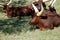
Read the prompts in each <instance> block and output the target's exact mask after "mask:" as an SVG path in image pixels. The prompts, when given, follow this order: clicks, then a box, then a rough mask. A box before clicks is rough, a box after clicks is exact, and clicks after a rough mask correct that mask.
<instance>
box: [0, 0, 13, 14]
mask: <svg viewBox="0 0 60 40" xmlns="http://www.w3.org/2000/svg"><path fill="white" fill-rule="evenodd" d="M11 2H12V0H10V1H9V3H7V4H4V3H2V4H1V5H2V6H3V9H2V11H3V12H5V13H6V10H8V9H9V5H10V3H11Z"/></svg>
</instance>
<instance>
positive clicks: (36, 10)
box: [32, 4, 39, 13]
mask: <svg viewBox="0 0 60 40" xmlns="http://www.w3.org/2000/svg"><path fill="white" fill-rule="evenodd" d="M32 6H33V8H34V10H35V13H37V12H39V10H38V9H37V8H36V6H35V5H34V4H32Z"/></svg>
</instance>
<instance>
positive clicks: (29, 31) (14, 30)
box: [0, 0, 60, 40]
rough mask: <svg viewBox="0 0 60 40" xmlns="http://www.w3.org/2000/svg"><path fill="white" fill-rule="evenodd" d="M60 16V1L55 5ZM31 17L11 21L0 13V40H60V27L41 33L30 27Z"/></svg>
mask: <svg viewBox="0 0 60 40" xmlns="http://www.w3.org/2000/svg"><path fill="white" fill-rule="evenodd" d="M54 6H55V8H56V10H57V13H58V15H60V0H57V2H56V3H55V4H54ZM30 19H31V17H24V18H23V17H22V20H23V21H18V20H17V18H12V19H9V18H7V16H6V15H5V13H2V12H0V40H60V27H58V28H54V29H53V30H46V31H41V30H39V29H35V27H34V26H32V25H29V21H30Z"/></svg>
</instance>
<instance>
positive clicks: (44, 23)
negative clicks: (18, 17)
mask: <svg viewBox="0 0 60 40" xmlns="http://www.w3.org/2000/svg"><path fill="white" fill-rule="evenodd" d="M35 10H36V9H35ZM42 12H43V11H42ZM42 12H41V11H40V12H37V13H40V16H37V15H36V14H35V15H34V16H33V18H32V20H31V21H30V24H32V25H36V28H39V29H40V30H47V29H53V28H54V27H55V26H58V25H60V21H59V20H60V16H59V15H58V14H57V13H56V11H53V12H51V11H50V10H44V12H43V14H42Z"/></svg>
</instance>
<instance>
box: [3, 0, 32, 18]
mask: <svg viewBox="0 0 60 40" xmlns="http://www.w3.org/2000/svg"><path fill="white" fill-rule="evenodd" d="M11 2H12V0H10V2H9V3H7V4H5V5H3V9H2V11H3V12H4V13H6V14H7V17H9V18H12V17H17V16H19V17H20V16H30V15H32V10H31V8H29V7H28V6H23V7H22V6H18V7H9V5H10V3H11Z"/></svg>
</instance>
